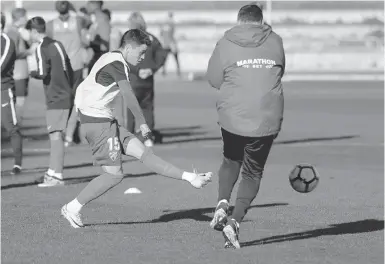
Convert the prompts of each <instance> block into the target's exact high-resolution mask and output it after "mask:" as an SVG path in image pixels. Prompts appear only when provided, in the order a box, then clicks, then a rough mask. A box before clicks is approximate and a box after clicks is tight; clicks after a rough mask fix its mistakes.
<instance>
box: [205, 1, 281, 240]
mask: <svg viewBox="0 0 385 264" xmlns="http://www.w3.org/2000/svg"><path fill="white" fill-rule="evenodd" d="M284 71H285V53H284V48H283V43H282V39H281V37H280V36H278V35H277V34H276V33H275V32H274V31H273V30H272V28H271V27H270V26H269V25H267V24H265V23H264V22H263V14H262V10H261V8H260V7H259V6H257V5H255V4H250V5H246V6H244V7H242V8H241V9H240V11H239V13H238V25H236V26H234V27H233V28H231V29H230V30H228V31H227V32H226V33H225V34H224V36H223V37H222V38H221V39H220V40H219V41H218V43H217V45H216V47H215V49H214V52H213V54H212V56H211V58H210V61H209V65H208V69H207V78H208V81H209V83H210V84H211V86H213V87H214V88H216V89H218V92H219V93H218V97H219V98H218V101H217V111H218V117H219V125H220V126H221V131H222V138H223V143H224V144H223V145H224V151H223V154H224V158H223V162H222V165H221V168H220V170H219V195H218V206H217V210H216V216H215V217H214V219H213V222H212V227H215V228H216V229H218V228H220V225H221V224H222V223H221V221H220V219H221V218H223V216H224V215H226V214H227V209H228V201H229V199H230V195H231V191H232V189H233V186H234V184H235V182H236V181H237V179H238V175H239V172H240V168H241V165H243V170H242V180H241V182H240V185H239V189H238V194H237V200H236V203H235V208H234V211H233V215H232V216H231V217H229V221H228V222H227V226H226V227H225V228H227V231H228V230H229V229H231V228H232V229H233V230H234V232H233V233H234V234H237V232H238V227H237V226H238V223H240V222H241V221H242V219H243V217H244V216H245V214H246V211H247V209H248V208H249V206H250V203H251V202H252V201H253V199H254V198H255V196H256V195H257V193H258V190H259V184H260V180H261V178H262V174H263V170H264V166H265V163H266V159H267V157H268V155H269V152H270V148H271V146H272V143H273V140H274V139H275V138H276V136H277V135H278V133H279V131H280V129H281V124H282V120H283V89H282V84H281V78H282V76H283V74H284ZM221 209H222V210H221ZM224 232H225V230H224ZM230 233H231V232H225V235H227V237H228V236H229V234H230ZM228 238H229V237H228ZM233 238H234V237H233ZM229 240H230V241H231V238H229ZM236 240H237V239H236ZM232 241H233V242H234V241H235V240H234V239H233V240H232ZM234 243H235V244H233V246H235V247H238V246H239V243H238V244H237V243H236V242H234Z"/></svg>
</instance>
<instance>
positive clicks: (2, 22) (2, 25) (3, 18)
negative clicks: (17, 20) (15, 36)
mask: <svg viewBox="0 0 385 264" xmlns="http://www.w3.org/2000/svg"><path fill="white" fill-rule="evenodd" d="M4 27H5V16H4V14H3V12H1V30H3V29H4Z"/></svg>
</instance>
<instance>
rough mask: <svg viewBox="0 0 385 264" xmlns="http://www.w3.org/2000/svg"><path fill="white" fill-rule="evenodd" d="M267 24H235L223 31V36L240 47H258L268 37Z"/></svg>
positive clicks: (268, 29)
mask: <svg viewBox="0 0 385 264" xmlns="http://www.w3.org/2000/svg"><path fill="white" fill-rule="evenodd" d="M271 32H272V29H271V27H270V26H269V25H267V24H263V25H250V24H243V25H237V26H235V27H233V28H231V29H229V30H227V31H226V32H225V38H226V39H227V40H229V41H231V42H233V43H235V44H237V45H239V46H241V47H258V46H260V45H262V44H263V43H264V42H265V41H266V39H267V38H268V37H269V35H270V33H271Z"/></svg>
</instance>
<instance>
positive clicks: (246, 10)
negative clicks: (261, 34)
mask: <svg viewBox="0 0 385 264" xmlns="http://www.w3.org/2000/svg"><path fill="white" fill-rule="evenodd" d="M262 20H263V13H262V9H261V7H259V6H258V5H257V4H249V5H245V6H243V7H242V8H241V9H240V10H239V12H238V21H239V22H244V23H248V22H262Z"/></svg>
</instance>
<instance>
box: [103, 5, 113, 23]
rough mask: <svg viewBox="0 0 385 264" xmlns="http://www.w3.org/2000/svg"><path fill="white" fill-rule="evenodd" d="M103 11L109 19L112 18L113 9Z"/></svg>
mask: <svg viewBox="0 0 385 264" xmlns="http://www.w3.org/2000/svg"><path fill="white" fill-rule="evenodd" d="M102 12H103V13H104V14H106V15H107V16H108V20H111V11H110V10H109V9H107V8H106V9H103V10H102Z"/></svg>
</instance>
